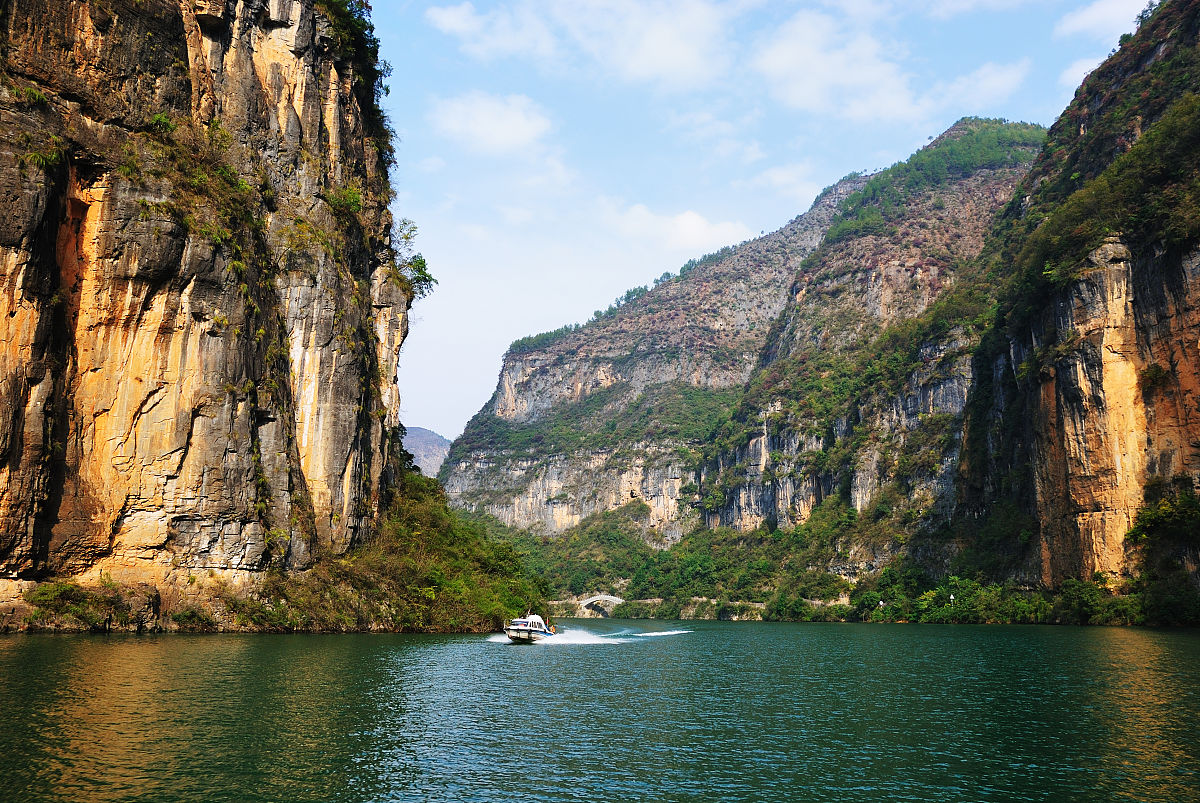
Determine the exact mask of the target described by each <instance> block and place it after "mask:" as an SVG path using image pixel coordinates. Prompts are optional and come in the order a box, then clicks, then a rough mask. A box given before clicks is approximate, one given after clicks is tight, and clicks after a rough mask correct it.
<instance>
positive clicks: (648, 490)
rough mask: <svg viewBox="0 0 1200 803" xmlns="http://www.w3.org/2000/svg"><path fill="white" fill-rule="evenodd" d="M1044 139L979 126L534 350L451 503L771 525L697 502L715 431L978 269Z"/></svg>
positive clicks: (512, 515)
mask: <svg viewBox="0 0 1200 803" xmlns="http://www.w3.org/2000/svg"><path fill="white" fill-rule="evenodd" d="M1041 137H1042V131H1041V129H1038V128H1036V127H1033V126H1022V125H1015V124H1002V123H995V122H989V121H980V120H964V121H962V122H960V123H959V124H957V125H956V126H955V127H954V128H952V129H951V130H950V131H948V132H946V134H944V135H943V136H942V137H940V138H938V139H937V140H936V141H934V142H933V143H931V144H930V145H929V146H928V147H927V148H925V149H924V150H923V151H922V152H921V153H920V154H918V155H917V156H915V157H914V159H913V160H912V161H911V164H904V165H898V166H896V167H894V168H892V169H890V170H888V171H884V172H883V173H881V174H879V175H876V176H874V177H871V178H869V179H868V178H867V177H863V176H853V177H849V178H847V179H846V180H844V181H842V182H840V183H839V184H837V185H835V186H834V187H833V188H830V189H829V190H827V191H826V192H824V193H822V195H821V196H820V197H819V198H818V199H817V201H816V202H815V203H814V204H813V208H812V209H811V210H810V211H809V212H807V213H806V214H804V215H802V216H800V217H798V218H796V219H795V220H793V221H792V222H791V223H789V224H788V225H787V226H785V227H783V228H782V229H780V230H779V231H777V232H774V233H772V234H769V235H767V236H765V237H762V238H759V239H756V240H751V241H749V242H747V243H744V244H742V245H740V246H736V247H734V248H730V249H727V251H726V252H724V253H719V254H717V255H714V256H712V257H709V258H705V259H703V260H700V261H699V263H698V265H696V266H695V267H693V268H692V269H691V270H687V271H684V272H682V275H680V276H678V277H676V278H673V279H670V280H668V281H665V282H662V283H661V284H659V285H657V286H656V287H655V288H654V289H652V290H650V291H649V292H647V293H646V294H645V295H642V296H641V297H638V298H635V299H633V300H631V301H629V302H628V303H626V304H624V305H623V306H621V307H620V308H619V309H617V310H616V311H615V314H613V315H611V316H608V317H603V318H600V319H599V320H595V321H593V322H591V323H589V324H587V325H585V326H583V327H582V328H580V329H578V330H567V331H564V332H563V333H562V334H560V335H559V336H557V337H556V338H555V339H553V340H551V341H550V342H544V343H537V345H535V346H533V347H532V348H526V347H524V346H523V344H522V343H521V341H518V343H517V344H514V348H512V349H510V350H509V352H508V354H506V355H505V359H504V366H503V368H502V369H501V374H500V381H499V383H498V386H497V389H496V392H495V394H494V395H493V397H492V399H491V401H489V402H488V404H487V406H485V407H484V409H483V410H482V411H481V412H480V413H479V414H478V415H476V416H475V418H473V419H472V420H471V422H470V423H469V424H468V425H467V428H466V430H465V432H464V433H463V435H462V436H461V437H460V438H459V439H458V440H457V441H456V442H455V444H454V446H452V447H451V453H450V458H449V460H448V461H447V464H446V466H445V467H444V468H443V474H442V477H443V479H444V481H445V484H446V488H447V491H448V493H449V494H450V497H451V499H452V500H454V501H455V503H456V504H460V505H463V506H467V507H471V508H474V509H476V510H480V511H483V512H487V513H489V514H492V515H494V516H497V517H498V518H500V519H501V520H502V521H504V522H505V523H506V524H509V525H512V526H516V527H538V528H541V530H542V531H545V532H561V531H563V530H565V529H566V528H568V527H571V526H573V525H575V524H578V523H579V522H580V521H581V520H582V519H583V518H585V517H586V516H588V515H590V514H593V513H598V512H603V511H605V510H611V509H615V508H617V507H619V506H621V505H622V504H624V503H626V502H629V501H630V500H633V499H638V500H643V501H644V502H645V503H646V504H647V505H649V507H650V511H651V514H650V516H651V523H652V524H653V526H654V527H655V528H656V529H657V530H659V531H661V532H662V533H663V534H664V535H665V536H666V540H667V542H668V543H669V542H672V541H677V540H678V539H679V537H681V536H682V534H683V533H684V532H686V531H687V530H689V529H691V528H693V527H694V526H696V525H697V524H699V523H701V522H708V523H710V524H713V523H726V524H731V523H732V524H737V525H738V526H742V527H747V526H749V527H753V526H756V525H757V524H759V523H761V522H762V521H763V520H765V518H766V517H767V513H765V512H764V511H758V508H751V509H750V510H743V509H736V510H735V509H732V508H731V509H729V510H726V511H725V512H724V513H723V514H716V517H715V518H714V513H713V511H715V510H716V507H715V506H714V498H709V499H707V500H706V502H705V503H704V504H703V505H696V504H693V502H695V501H697V498H694V497H696V494H697V491H698V487H699V486H698V484H697V482H696V481H695V480H696V475H697V472H698V471H699V470H700V467H701V466H702V465H703V464H704V455H705V454H707V453H708V452H711V451H712V448H713V446H714V443H715V441H714V440H713V436H714V432H717V431H719V430H722V429H728V428H729V427H730V426H732V424H731V422H730V416H731V415H733V414H734V413H735V412H736V411H737V410H739V409H740V408H741V407H742V406H745V405H746V404H747V403H749V402H748V401H747V400H746V398H747V397H746V387H747V383H748V382H750V383H753V382H755V381H756V380H755V378H756V377H760V376H762V374H763V373H764V364H763V361H764V359H765V360H766V361H767V362H769V363H770V362H774V363H778V365H777V366H776V370H778V367H779V366H781V365H783V364H784V362H783V361H785V360H786V359H791V360H793V362H794V361H795V360H798V359H800V357H799V356H798V354H799V350H800V346H799V345H798V341H799V340H801V339H803V338H804V337H805V336H811V335H812V334H813V333H814V332H818V331H821V332H828V334H829V337H827V338H826V339H825V340H823V341H822V342H814V343H813V344H812V348H814V349H816V350H817V351H820V352H822V353H823V354H824V356H825V358H830V359H831V358H833V356H834V355H837V354H840V353H842V351H843V350H854V349H858V348H861V343H860V341H862V340H864V339H866V338H868V337H869V336H871V335H872V334H873V333H876V332H877V331H878V330H881V329H882V328H883V326H884V325H886V324H887V323H888V322H890V321H893V320H904V319H908V318H911V317H912V316H914V315H916V314H918V313H919V312H921V311H922V310H924V309H925V308H926V307H927V306H928V305H929V304H930V303H931V302H932V301H933V300H934V299H936V298H937V297H939V295H940V294H941V293H942V291H943V290H944V289H946V288H948V287H951V286H953V284H954V281H955V277H956V274H957V270H958V265H959V263H961V262H963V261H965V260H969V259H971V258H972V257H974V256H976V255H977V254H978V252H979V249H980V248H981V246H982V237H983V232H984V231H985V229H986V226H987V222H988V220H989V219H990V217H991V216H992V215H993V214H994V213H995V212H996V211H997V210H999V208H1000V207H1001V206H1002V205H1003V204H1004V203H1005V202H1006V201H1007V200H1008V198H1009V196H1010V194H1011V192H1012V188H1013V187H1014V186H1015V184H1016V181H1017V180H1018V179H1019V177H1020V176H1021V174H1022V172H1023V170H1024V169H1025V167H1026V166H1027V164H1028V163H1029V162H1030V161H1032V158H1033V153H1034V150H1033V149H1034V147H1035V146H1036V144H1038V143H1040V141H1041ZM881 193H882V194H883V195H881ZM885 195H886V199H885V200H886V203H887V204H890V206H889V207H888V208H889V209H890V210H891V211H889V212H888V215H889V217H888V219H887V220H884V218H882V217H879V216H878V209H879V208H881V206H880V205H881V204H882V203H883V201H881V200H880V199H881V198H883V197H884V196H885ZM846 209H856V210H867V211H865V212H863V213H862V216H861V219H859V218H855V217H853V215H852V214H851V213H850V212H847V211H845V210H846ZM855 214H857V213H855ZM831 226H832V228H831ZM855 226H857V227H858V229H857V230H856V229H855V228H854V227H855ZM829 232H833V236H831V235H830V233H829ZM781 316H782V317H781ZM851 320H853V323H851ZM788 321H791V322H792V323H791V324H788V323H787V322H788ZM797 326H799V327H800V329H804V332H806V333H807V335H806V334H805V333H802V332H801V331H800V329H797ZM781 327H782V328H781ZM805 327H806V328H805ZM793 351H795V352H797V353H796V354H792V352H793ZM764 355H765V356H764ZM960 395H965V387H964V388H963V389H962V391H961V393H960ZM743 429H745V428H744V427H743ZM722 437H723V438H724V440H726V441H729V437H728V436H727V435H726V436H722ZM759 446H760V444H758V443H756V444H755V447H754V448H759ZM738 459H741V458H738ZM725 468H728V467H725ZM721 470H724V468H722V467H718V468H717V471H721ZM710 475H711V472H709V474H705V477H709V476H710ZM725 479H726V480H728V479H729V477H726V478H725ZM707 482H708V480H705V482H704V483H701V484H706V483H707ZM787 493H788V494H789V498H790V494H791V493H792V492H791V490H790V489H789V490H788V491H787ZM817 493H819V492H817ZM807 499H808V501H807V502H804V503H803V504H805V505H806V506H807V508H811V506H812V505H813V504H815V502H816V501H819V499H820V497H819V496H815V497H814V496H813V495H812V494H810V496H809V497H807ZM796 501H797V504H801V502H800V496H797V500H796ZM759 507H761V505H759ZM807 508H806V510H807ZM754 511H758V512H754ZM722 515H723V516H724V518H721V516H722ZM772 515H775V514H772ZM797 515H800V514H796V515H793V514H789V513H787V512H786V511H782V518H781V519H780V520H783V521H790V520H793V519H795V518H796V517H797ZM776 518H780V517H779V516H778V515H776Z"/></svg>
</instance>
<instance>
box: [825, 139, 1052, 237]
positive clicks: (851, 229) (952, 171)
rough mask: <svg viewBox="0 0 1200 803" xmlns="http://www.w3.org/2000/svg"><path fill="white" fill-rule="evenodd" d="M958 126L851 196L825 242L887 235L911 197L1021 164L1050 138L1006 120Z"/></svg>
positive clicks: (876, 177) (843, 205)
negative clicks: (971, 177)
mask: <svg viewBox="0 0 1200 803" xmlns="http://www.w3.org/2000/svg"><path fill="white" fill-rule="evenodd" d="M956 128H957V129H958V131H956V132H954V133H952V134H950V135H946V136H945V137H944V138H943V139H942V140H941V141H938V142H936V143H934V144H933V145H930V146H929V147H927V148H924V149H922V150H919V151H917V152H916V153H914V154H913V155H912V156H910V157H909V158H908V159H907V160H906V161H904V162H898V163H897V164H895V165H893V166H892V167H890V168H888V169H887V170H884V171H882V172H880V173H879V174H877V175H875V176H873V177H872V178H871V179H870V180H869V181H868V182H867V183H866V185H865V186H864V187H863V188H862V189H861V190H859V191H858V192H855V193H852V194H851V195H850V196H849V197H848V198H846V200H845V201H843V202H842V205H841V207H840V209H839V210H838V215H837V217H835V218H834V220H833V223H832V224H831V225H830V227H829V230H828V231H827V232H826V234H825V242H827V243H836V242H839V241H841V240H845V239H849V238H851V237H860V236H863V235H866V234H883V233H884V232H886V231H887V228H888V224H889V223H890V222H891V221H892V220H894V219H895V218H897V217H898V216H900V215H901V214H903V213H904V210H905V206H906V202H907V200H908V199H910V198H914V197H916V196H917V195H918V194H920V193H922V192H926V191H928V190H931V189H935V188H937V187H939V186H942V185H943V184H946V183H947V182H949V181H955V180H959V179H963V178H966V177H968V176H970V175H972V174H973V173H976V172H978V171H980V170H995V169H997V168H1001V167H1013V166H1015V165H1017V164H1020V163H1021V162H1022V161H1025V160H1027V159H1028V158H1029V156H1030V151H1031V149H1034V148H1038V147H1040V146H1041V144H1042V141H1043V140H1044V139H1045V137H1046V130H1045V129H1044V128H1042V127H1041V126H1038V125H1032V124H1029V123H1009V122H1007V121H1005V120H984V119H979V118H967V119H964V120H961V121H959V123H958V124H957V126H956Z"/></svg>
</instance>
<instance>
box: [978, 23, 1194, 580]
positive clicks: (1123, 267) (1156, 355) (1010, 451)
mask: <svg viewBox="0 0 1200 803" xmlns="http://www.w3.org/2000/svg"><path fill="white" fill-rule="evenodd" d="M1198 42H1200V3H1196V2H1169V3H1163V4H1162V5H1161V6H1160V7H1159V8H1158V9H1157V10H1156V11H1155V12H1154V13H1153V14H1151V15H1149V17H1148V18H1147V19H1146V20H1145V21H1144V22H1143V24H1142V26H1141V28H1140V29H1139V31H1138V32H1137V34H1136V35H1135V36H1133V37H1132V38H1131V39H1130V40H1128V41H1127V42H1125V44H1124V45H1123V46H1122V47H1121V49H1120V50H1119V51H1117V52H1116V53H1115V54H1113V56H1112V57H1110V58H1109V59H1108V61H1106V62H1105V63H1104V64H1103V65H1101V66H1100V67H1099V68H1097V69H1096V70H1095V71H1094V72H1093V73H1092V74H1091V75H1089V76H1088V78H1087V79H1086V80H1085V82H1084V84H1083V86H1081V87H1080V89H1079V90H1078V91H1077V93H1076V96H1075V99H1074V101H1073V102H1072V103H1071V105H1070V106H1069V107H1068V108H1067V110H1066V111H1065V112H1064V113H1063V115H1062V116H1061V117H1060V118H1059V120H1058V122H1056V123H1055V125H1054V127H1053V128H1051V130H1050V133H1049V137H1048V141H1047V147H1046V149H1045V150H1044V151H1043V153H1042V154H1041V156H1040V157H1039V159H1038V161H1037V163H1036V164H1035V165H1034V167H1033V169H1032V170H1031V172H1030V174H1029V176H1028V177H1027V179H1026V181H1025V183H1024V185H1023V187H1022V188H1021V190H1020V191H1019V193H1020V196H1021V197H1020V201H1019V204H1017V205H1015V206H1014V207H1013V208H1012V209H1010V210H1009V211H1008V213H1007V218H1008V220H1006V221H1005V222H1004V224H1003V225H1002V227H1001V230H1000V232H998V234H1001V235H1003V238H1000V237H998V238H997V239H998V240H1001V239H1002V241H1003V242H1004V243H1006V245H1005V246H1004V247H1003V248H1001V249H999V251H998V260H999V261H1001V262H1003V263H1005V264H1007V265H1012V266H1015V270H1016V271H1017V272H1018V276H1017V282H1016V284H1015V286H1014V287H1013V288H1011V289H1010V291H1009V292H1008V293H1007V294H1006V296H1005V297H1004V298H1003V299H1002V303H1001V305H1000V311H1001V314H1000V315H999V316H998V319H997V321H996V323H995V325H994V327H993V329H992V331H991V332H990V333H989V335H988V337H987V338H986V339H985V346H984V347H983V348H981V349H980V351H979V353H978V355H977V357H976V360H975V365H974V370H973V375H974V377H975V388H976V390H975V391H974V392H973V393H972V398H971V401H970V411H969V413H970V414H969V415H968V420H967V427H966V432H965V435H966V440H967V446H968V448H967V450H966V451H967V458H968V459H967V460H965V461H964V463H963V466H962V474H961V477H960V481H959V486H960V498H961V500H962V503H963V510H964V513H965V514H966V515H967V516H969V517H970V518H971V519H973V520H977V521H983V520H986V519H987V518H988V517H989V516H991V515H993V514H994V511H995V510H996V509H997V508H1003V507H1008V508H1019V509H1022V510H1023V511H1024V512H1025V513H1026V514H1027V515H1028V516H1029V517H1030V519H1031V521H1032V522H1033V523H1034V525H1035V526H1034V527H1033V528H1032V530H1031V533H1030V534H1031V535H1032V537H1031V538H1029V539H1027V543H1026V544H1025V545H1024V546H1021V545H1017V544H1015V543H1010V544H1006V545H1004V546H1005V548H1007V549H1008V550H1009V551H1010V552H1011V555H1012V561H1013V564H1014V567H1016V568H1015V571H1016V572H1017V573H1018V574H1019V575H1020V576H1021V577H1022V578H1023V579H1027V580H1028V581H1029V582H1041V583H1045V584H1049V585H1057V584H1058V583H1060V582H1061V581H1062V580H1064V579H1067V578H1082V579H1089V578H1091V577H1092V575H1093V573H1095V572H1103V573H1105V574H1107V575H1109V576H1110V577H1113V578H1116V577H1119V576H1128V575H1131V574H1134V573H1136V572H1137V571H1138V565H1139V564H1138V561H1139V557H1138V553H1137V551H1136V550H1135V549H1131V547H1130V545H1129V544H1127V543H1126V540H1125V535H1126V533H1127V532H1128V530H1129V529H1130V527H1131V526H1132V525H1133V523H1134V521H1135V519H1136V516H1137V513H1138V510H1139V509H1140V508H1141V507H1142V506H1143V504H1144V503H1145V502H1146V501H1147V499H1148V497H1147V490H1148V489H1149V490H1150V491H1154V490H1155V489H1156V488H1161V487H1171V486H1174V487H1185V488H1189V489H1191V488H1195V487H1196V485H1197V481H1198V480H1200V455H1198V454H1197V451H1198V449H1200V422H1197V418H1196V409H1197V408H1196V401H1197V399H1196V397H1197V392H1198V391H1200V387H1198V384H1197V383H1198V381H1200V373H1198V372H1200V357H1198V356H1197V350H1196V346H1197V343H1198V342H1200V340H1198V338H1200V330H1198V329H1197V325H1198V316H1200V313H1198V312H1197V303H1198V302H1200V283H1198V282H1200V279H1198V277H1197V270H1198V264H1200V253H1198V252H1197V243H1198V242H1200V224H1197V222H1196V219H1195V215H1194V212H1193V211H1192V210H1193V209H1194V207H1191V206H1189V203H1190V202H1189V201H1187V200H1186V198H1187V197H1188V196H1187V192H1192V190H1188V191H1184V190H1182V189H1181V188H1182V187H1186V186H1194V182H1195V178H1194V169H1195V167H1194V166H1195V164H1196V158H1197V156H1196V154H1197V151H1198V149H1200V141H1198V140H1197V138H1196V137H1195V134H1194V129H1195V120H1196V118H1197V117H1200V112H1197V104H1196V103H1195V102H1194V99H1192V100H1189V98H1190V97H1191V96H1190V94H1189V93H1191V92H1192V91H1194V89H1195V81H1194V78H1193V76H1194V75H1195V74H1196V72H1195V71H1196V69H1197V68H1198V67H1200V51H1198V50H1197V43H1198ZM1172 120H1174V121H1175V122H1171V121H1172ZM1181 121H1182V122H1181ZM1163 125H1173V126H1175V128H1172V129H1170V130H1164V129H1163V128H1162V126H1163ZM1154 165H1163V166H1166V168H1165V169H1164V168H1163V167H1159V168H1155V167H1154ZM1176 168H1178V169H1176ZM1089 182H1090V183H1089ZM1081 202H1083V203H1084V204H1087V205H1086V210H1085V211H1083V212H1080V210H1081V209H1084V208H1085V207H1084V206H1083V205H1082V204H1081ZM1064 221H1069V223H1068V222H1064ZM1068 227H1069V229H1068ZM1063 230H1069V231H1070V232H1072V233H1075V232H1080V231H1094V232H1096V235H1095V236H1092V237H1089V238H1088V239H1086V240H1084V241H1082V242H1081V245H1086V247H1084V248H1082V249H1080V248H1079V247H1078V246H1075V247H1071V248H1068V247H1066V246H1063V245H1061V244H1062V243H1070V242H1073V241H1072V240H1071V237H1070V236H1068V237H1063V236H1062V235H1061V233H1060V232H1061V231H1063ZM1105 232H1107V236H1105ZM1009 269H1010V270H1013V269H1014V268H1009ZM1192 570H1193V572H1194V567H1193V569H1192Z"/></svg>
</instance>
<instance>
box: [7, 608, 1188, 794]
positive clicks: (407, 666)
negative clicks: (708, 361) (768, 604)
mask: <svg viewBox="0 0 1200 803" xmlns="http://www.w3.org/2000/svg"><path fill="white" fill-rule="evenodd" d="M560 628H561V629H562V631H563V632H562V636H561V637H558V638H557V640H551V642H549V643H545V644H539V645H510V644H506V643H503V639H500V640H497V639H495V638H494V637H487V636H454V637H422V636H388V635H345V636H206V637H186V636H166V637H161V636H152V637H123V636H113V637H89V636H37V637H33V636H24V637H9V638H0V700H4V705H3V706H2V707H0V777H3V778H4V781H5V787H6V790H5V792H6V795H7V797H6V799H7V800H17V801H24V800H29V801H34V800H37V801H42V800H47V801H48V800H79V801H111V800H126V801H133V800H139V801H140V800H145V801H151V800H153V801H184V800H187V801H193V800H215V801H224V800H228V801H234V800H237V801H242V800H246V801H257V800H262V801H267V800H289V801H292V800H294V801H345V802H346V803H357V802H358V801H408V800H439V801H440V800H447V801H449V800H479V801H492V800H512V801H518V800H520V801H527V800H528V801H559V800H598V799H608V800H618V799H624V800H634V799H636V800H697V801H699V800H780V801H782V800H812V801H826V800H828V801H839V803H841V801H846V800H928V799H936V800H963V801H967V800H997V801H999V800H1034V801H1038V800H1045V801H1057V800H1081V801H1082V800H1129V801H1133V800H1138V801H1156V800H1162V801H1167V800H1170V801H1185V800H1200V782H1198V781H1197V776H1196V774H1195V770H1194V768H1195V767H1196V766H1198V759H1200V660H1198V659H1200V634H1197V633H1195V632H1179V631H1175V632H1171V631H1153V630H1126V629H1110V628H1091V629H1076V628H1050V627H970V626H957V627H956V626H902V625H877V626H876V625H817V624H810V625H783V624H779V625H772V624H762V623H724V622H686V623H671V622H629V621H620V620H604V621H597V620H586V621H584V620H580V621H569V620H568V621H566V622H562V623H560Z"/></svg>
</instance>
